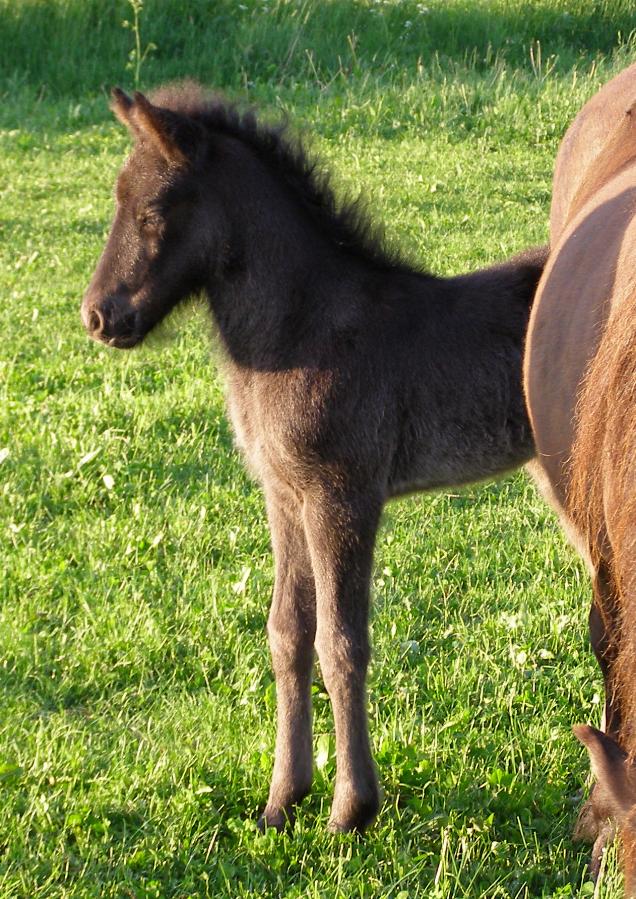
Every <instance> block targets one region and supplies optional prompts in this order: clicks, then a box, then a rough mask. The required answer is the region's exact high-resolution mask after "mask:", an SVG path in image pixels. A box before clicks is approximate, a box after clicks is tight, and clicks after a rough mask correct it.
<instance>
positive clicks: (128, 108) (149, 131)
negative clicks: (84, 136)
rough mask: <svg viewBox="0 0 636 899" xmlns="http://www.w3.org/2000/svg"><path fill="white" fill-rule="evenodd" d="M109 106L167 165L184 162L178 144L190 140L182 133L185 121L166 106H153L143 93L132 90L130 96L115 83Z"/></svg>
mask: <svg viewBox="0 0 636 899" xmlns="http://www.w3.org/2000/svg"><path fill="white" fill-rule="evenodd" d="M112 98H113V99H112V104H111V108H112V110H113V112H114V113H115V115H116V116H117V118H118V119H119V121H120V122H122V123H123V124H124V125H125V126H126V127H127V128H128V129H129V130H130V131H131V132H132V133H133V135H134V136H135V137H143V138H145V139H146V140H147V141H149V142H150V143H151V144H153V145H154V146H155V147H156V149H157V150H159V152H160V153H161V155H162V156H163V157H164V159H165V160H166V162H168V163H170V164H171V165H185V163H186V162H187V156H186V154H185V152H184V150H183V149H182V145H184V144H186V143H191V140H188V139H191V138H192V135H191V134H186V133H185V132H186V131H188V128H187V123H184V122H182V121H181V116H179V115H178V114H177V113H175V112H173V111H172V110H170V109H163V108H162V107H159V106H154V105H153V104H152V103H151V102H150V100H148V98H147V97H145V96H144V95H143V94H141V93H139V91H135V93H134V95H133V97H132V99H131V98H130V97H129V96H128V94H126V93H125V92H124V91H122V90H121V89H120V88H118V87H116V88H114V89H113V92H112Z"/></svg>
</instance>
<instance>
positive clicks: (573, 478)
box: [568, 278, 636, 757]
mask: <svg viewBox="0 0 636 899" xmlns="http://www.w3.org/2000/svg"><path fill="white" fill-rule="evenodd" d="M569 474H570V478H569V480H570V488H569V495H568V510H569V512H570V514H571V516H572V518H573V519H574V521H575V523H576V525H577V526H578V528H579V530H580V531H581V532H582V533H583V534H584V535H585V537H586V541H587V545H588V548H589V551H590V555H591V558H592V562H593V564H594V565H595V566H596V568H597V570H598V569H599V568H601V567H603V568H605V569H606V571H607V572H608V574H609V580H610V585H609V587H610V589H609V591H608V597H607V604H606V608H600V609H599V611H600V613H601V617H602V618H603V620H604V623H605V630H606V634H607V636H608V638H609V646H608V650H609V652H608V657H611V658H612V666H611V672H610V683H611V685H612V686H611V689H612V692H613V696H612V703H613V704H616V707H617V708H618V709H619V710H620V718H621V721H622V724H621V733H620V739H621V743H622V745H623V746H624V747H625V749H627V751H628V752H629V754H630V756H632V757H634V756H636V278H635V280H634V283H633V284H632V285H631V286H630V290H629V291H628V292H627V293H626V294H625V295H624V296H623V297H615V301H614V304H613V307H612V312H611V314H610V317H609V320H608V323H607V326H606V328H605V331H604V333H603V336H602V338H601V341H600V344H599V348H598V351H597V353H596V356H595V357H594V358H593V360H592V362H591V363H590V365H589V367H588V370H587V373H586V376H585V380H584V382H583V385H582V387H581V389H580V391H579V397H578V405H577V427H576V440H575V444H574V447H573V450H572V457H571V460H570V470H569Z"/></svg>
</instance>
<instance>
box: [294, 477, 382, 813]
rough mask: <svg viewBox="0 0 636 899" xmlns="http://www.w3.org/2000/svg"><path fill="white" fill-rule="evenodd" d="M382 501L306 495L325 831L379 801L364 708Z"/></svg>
mask: <svg viewBox="0 0 636 899" xmlns="http://www.w3.org/2000/svg"><path fill="white" fill-rule="evenodd" d="M381 506H382V504H381V502H380V500H379V499H376V498H374V497H373V496H372V493H371V490H368V491H367V492H366V493H365V494H364V495H363V494H357V495H355V496H352V495H349V496H346V497H344V498H343V497H342V495H339V496H336V495H334V494H333V493H329V492H325V491H323V490H321V491H316V492H315V493H313V494H312V495H311V496H307V497H306V502H305V512H304V521H305V533H306V535H307V542H308V544H309V549H310V552H311V559H312V564H313V569H314V577H315V580H316V600H317V618H318V621H317V629H316V649H317V650H318V658H319V660H320V667H321V670H322V675H323V678H324V681H325V686H326V688H327V691H328V693H329V697H330V699H331V703H332V706H333V714H334V722H335V729H336V765H337V772H336V785H335V791H334V800H333V805H332V808H331V818H330V821H329V829H330V830H332V831H348V830H364V828H365V827H366V826H367V825H368V824H370V822H371V821H372V820H373V818H374V817H375V816H376V814H377V812H378V808H379V805H380V798H379V790H378V783H377V775H376V771H375V765H374V763H373V758H372V755H371V747H370V743H369V730H368V724H367V714H366V687H365V681H366V673H367V666H368V663H369V655H370V649H369V635H368V613H369V581H370V577H371V565H372V559H373V545H374V541H375V533H376V530H377V526H378V521H379V517H380V511H381Z"/></svg>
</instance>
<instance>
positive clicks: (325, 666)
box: [316, 629, 371, 692]
mask: <svg viewBox="0 0 636 899" xmlns="http://www.w3.org/2000/svg"><path fill="white" fill-rule="evenodd" d="M316 650H317V651H318V658H319V659H320V668H321V671H322V676H323V678H324V681H325V686H326V687H327V690H328V691H329V692H331V690H332V688H333V687H338V686H339V685H340V684H341V683H342V682H343V680H344V681H346V682H351V681H352V680H353V681H357V680H359V679H360V678H362V679H364V678H365V676H366V671H367V668H368V666H369V660H370V657H371V649H370V646H369V639H368V636H367V634H366V633H364V634H355V633H352V632H351V631H348V630H344V629H343V630H338V631H335V630H333V631H321V630H320V629H319V631H318V634H317V635H316Z"/></svg>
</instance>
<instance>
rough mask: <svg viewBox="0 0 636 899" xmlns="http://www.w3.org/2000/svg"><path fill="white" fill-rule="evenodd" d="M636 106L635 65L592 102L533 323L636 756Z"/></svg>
mask: <svg viewBox="0 0 636 899" xmlns="http://www.w3.org/2000/svg"><path fill="white" fill-rule="evenodd" d="M635 100H636V66H632V67H631V68H630V69H627V70H626V71H625V72H623V73H622V74H621V75H619V76H618V78H616V79H614V81H612V82H610V84H608V85H607V86H606V87H605V88H604V89H603V90H602V91H601V92H600V93H599V94H598V95H597V97H595V98H593V99H592V101H590V103H588V105H587V106H586V107H585V108H584V109H583V111H582V112H581V114H580V116H579V117H578V118H577V120H576V121H575V122H574V124H573V125H572V127H571V128H570V130H569V132H568V134H567V135H566V137H565V140H564V142H563V145H562V147H561V150H560V152H559V157H558V161H557V166H556V170H555V179H554V198H553V205H552V213H551V239H552V252H551V256H550V259H549V262H548V264H547V266H546V269H545V271H544V274H543V277H542V280H541V283H540V285H539V289H538V292H537V299H536V301H535V304H534V307H533V311H532V314H531V319H530V325H529V330H528V337H527V345H526V356H525V375H524V376H525V388H526V397H527V401H528V407H529V412H530V418H531V422H532V426H533V430H534V434H535V441H536V446H537V461H536V462H535V463H534V469H535V474H536V475H537V479H538V481H539V483H540V486H541V487H542V488H543V490H544V492H545V493H546V494H547V495H548V498H549V499H550V501H551V502H552V504H553V505H554V506H555V508H556V509H557V511H558V512H559V514H560V517H561V520H562V522H563V524H564V527H565V529H566V531H567V532H568V534H569V536H570V538H571V539H572V541H573V542H574V544H575V545H576V546H577V548H578V549H579V550H580V552H581V553H582V555H583V557H584V558H585V560H586V562H587V564H588V567H589V568H590V571H591V574H592V578H593V586H594V600H593V604H592V610H591V613H590V633H591V638H592V645H593V647H594V651H595V654H596V656H597V659H598V661H599V664H600V666H601V669H602V671H603V677H604V681H605V693H606V704H605V726H606V731H607V734H608V738H611V739H613V740H615V741H616V742H617V743H619V744H620V745H621V746H622V747H623V748H624V749H625V750H626V751H627V752H628V753H629V754H630V755H631V754H633V753H634V751H635V750H636V733H635V732H634V723H635V722H636V718H635V717H634V715H635V714H636V700H635V698H634V696H633V694H634V692H635V690H634V674H636V653H635V651H634V650H635V637H634V625H636V594H635V593H634V587H635V586H636V584H634V581H633V575H632V569H633V567H634V560H635V556H634V549H635V548H636V545H635V543H634V538H635V536H636V514H635V513H636V504H635V502H634V497H635V495H636V493H635V491H634V484H635V482H634V477H633V475H634V471H633V464H632V460H633V459H636V108H634V101H635ZM603 138H604V143H603ZM601 144H602V146H601ZM586 745H587V744H586ZM588 748H589V747H588ZM600 795H601V791H600V790H598V789H597V790H595V791H594V792H593V794H592V797H591V800H590V802H589V803H588V805H587V806H586V808H585V810H584V813H582V815H581V818H580V820H579V828H578V830H579V834H580V835H581V836H587V837H590V838H593V839H594V840H595V842H596V845H595V851H594V865H595V866H598V864H599V861H600V852H601V850H602V848H603V845H604V843H605V840H606V838H607V835H608V833H609V830H608V828H607V825H606V818H607V806H606V804H605V803H603V802H601V801H600V799H599V797H600ZM614 817H616V816H614Z"/></svg>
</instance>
